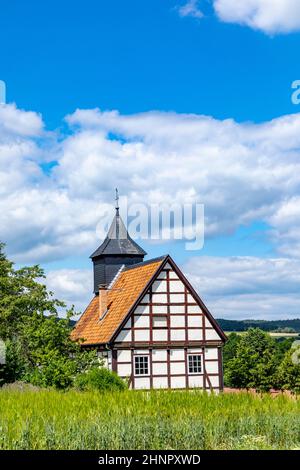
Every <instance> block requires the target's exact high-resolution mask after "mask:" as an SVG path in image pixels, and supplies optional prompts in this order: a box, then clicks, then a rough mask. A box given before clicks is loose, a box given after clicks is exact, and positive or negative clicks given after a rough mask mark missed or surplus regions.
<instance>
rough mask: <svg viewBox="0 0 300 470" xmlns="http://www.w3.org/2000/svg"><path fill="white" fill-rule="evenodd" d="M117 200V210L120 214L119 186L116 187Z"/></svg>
mask: <svg viewBox="0 0 300 470" xmlns="http://www.w3.org/2000/svg"><path fill="white" fill-rule="evenodd" d="M115 201H116V212H117V215H119V191H118V188H116V198H115Z"/></svg>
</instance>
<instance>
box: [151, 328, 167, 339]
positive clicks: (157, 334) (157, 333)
mask: <svg viewBox="0 0 300 470" xmlns="http://www.w3.org/2000/svg"><path fill="white" fill-rule="evenodd" d="M152 338H153V341H167V340H168V330H153V331H152Z"/></svg>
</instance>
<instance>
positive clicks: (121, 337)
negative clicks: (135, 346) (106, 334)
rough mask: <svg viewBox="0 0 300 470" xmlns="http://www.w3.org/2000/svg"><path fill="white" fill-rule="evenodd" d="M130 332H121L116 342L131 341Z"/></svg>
mask: <svg viewBox="0 0 300 470" xmlns="http://www.w3.org/2000/svg"><path fill="white" fill-rule="evenodd" d="M131 339H132V337H131V331H126V330H122V331H120V333H119V334H118V336H117V339H116V341H124V342H126V341H131Z"/></svg>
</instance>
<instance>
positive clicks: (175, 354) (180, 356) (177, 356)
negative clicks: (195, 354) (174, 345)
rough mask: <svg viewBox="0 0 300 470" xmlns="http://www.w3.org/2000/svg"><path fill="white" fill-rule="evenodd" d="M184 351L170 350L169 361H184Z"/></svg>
mask: <svg viewBox="0 0 300 470" xmlns="http://www.w3.org/2000/svg"><path fill="white" fill-rule="evenodd" d="M184 357H185V355H184V350H183V349H171V351H170V360H171V361H184Z"/></svg>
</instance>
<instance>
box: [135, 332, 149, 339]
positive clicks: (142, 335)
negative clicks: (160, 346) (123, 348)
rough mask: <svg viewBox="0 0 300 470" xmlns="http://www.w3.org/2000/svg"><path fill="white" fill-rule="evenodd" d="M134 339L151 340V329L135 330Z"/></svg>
mask: <svg viewBox="0 0 300 470" xmlns="http://www.w3.org/2000/svg"><path fill="white" fill-rule="evenodd" d="M134 341H150V330H135V332H134Z"/></svg>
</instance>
